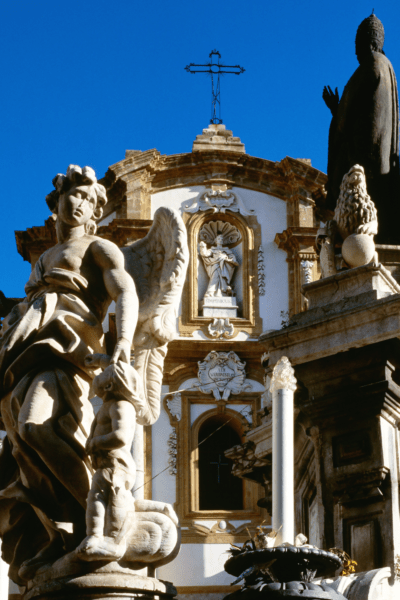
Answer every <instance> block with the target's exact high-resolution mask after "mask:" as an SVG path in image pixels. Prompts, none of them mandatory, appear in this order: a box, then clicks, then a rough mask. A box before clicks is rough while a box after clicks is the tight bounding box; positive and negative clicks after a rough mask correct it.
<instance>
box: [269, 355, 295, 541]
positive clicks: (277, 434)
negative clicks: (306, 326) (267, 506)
mask: <svg viewBox="0 0 400 600" xmlns="http://www.w3.org/2000/svg"><path fill="white" fill-rule="evenodd" d="M295 390H296V378H295V376H294V369H293V368H292V366H291V364H290V362H289V359H288V358H286V356H283V357H282V358H280V359H279V360H278V362H277V363H276V365H275V367H274V370H273V374H272V379H271V386H270V392H271V393H272V527H273V529H274V530H275V531H279V533H278V535H277V537H276V542H275V545H278V544H282V543H283V542H290V543H291V544H293V543H294V473H293V464H294V417H293V412H294V402H293V399H294V392H295Z"/></svg>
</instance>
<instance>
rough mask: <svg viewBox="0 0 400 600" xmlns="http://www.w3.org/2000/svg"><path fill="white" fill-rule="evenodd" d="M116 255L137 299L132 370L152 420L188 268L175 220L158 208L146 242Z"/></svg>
mask: <svg viewBox="0 0 400 600" xmlns="http://www.w3.org/2000/svg"><path fill="white" fill-rule="evenodd" d="M122 252H123V253H124V255H125V268H126V270H127V271H128V273H129V274H130V275H131V277H132V278H133V280H134V282H135V284H136V291H137V294H138V296H139V319H138V324H137V328H136V333H135V337H134V347H135V369H136V370H137V371H138V372H139V373H140V374H141V375H142V378H143V383H144V391H145V397H146V398H147V401H148V402H149V404H150V410H151V412H152V413H154V416H155V418H154V421H155V420H156V418H157V417H158V414H159V410H160V407H159V403H160V391H161V382H162V370H163V365H164V357H165V354H166V351H167V344H168V342H170V341H172V340H173V339H174V338H175V336H176V334H177V328H176V317H177V310H178V307H179V302H180V299H181V295H182V289H183V284H184V282H185V276H186V270H187V266H188V263H189V249H188V244H187V233H186V228H185V225H184V223H183V221H182V219H181V216H180V215H179V213H178V212H177V211H175V210H174V209H172V208H166V207H162V208H159V209H158V210H157V211H156V213H155V214H154V221H153V225H152V226H151V229H150V231H149V232H148V234H147V235H146V237H145V238H143V239H142V240H138V241H137V242H134V243H133V244H131V245H130V246H128V247H126V248H122ZM154 421H153V422H154ZM149 424H150V423H149Z"/></svg>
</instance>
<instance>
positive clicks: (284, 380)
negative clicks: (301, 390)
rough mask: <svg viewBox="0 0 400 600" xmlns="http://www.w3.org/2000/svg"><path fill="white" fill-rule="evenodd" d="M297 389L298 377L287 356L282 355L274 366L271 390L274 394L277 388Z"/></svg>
mask: <svg viewBox="0 0 400 600" xmlns="http://www.w3.org/2000/svg"><path fill="white" fill-rule="evenodd" d="M296 389H297V379H296V377H295V376H294V369H293V367H292V365H291V364H290V361H289V359H288V358H287V356H282V357H281V358H280V359H279V360H278V362H277V363H276V365H275V367H274V371H273V374H272V379H271V385H270V386H269V391H270V392H271V394H272V392H274V391H275V390H291V391H292V392H295V391H296Z"/></svg>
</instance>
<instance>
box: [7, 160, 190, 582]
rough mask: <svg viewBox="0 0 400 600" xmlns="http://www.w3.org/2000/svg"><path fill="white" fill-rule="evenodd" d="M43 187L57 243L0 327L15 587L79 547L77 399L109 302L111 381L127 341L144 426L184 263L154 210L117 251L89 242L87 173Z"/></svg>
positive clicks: (97, 192)
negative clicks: (145, 228)
mask: <svg viewBox="0 0 400 600" xmlns="http://www.w3.org/2000/svg"><path fill="white" fill-rule="evenodd" d="M53 184H54V187H55V189H54V190H53V191H52V192H51V193H50V194H49V195H48V196H47V198H46V201H47V203H48V206H49V208H50V210H51V211H52V212H53V214H54V215H55V217H56V233H57V240H58V241H57V244H56V245H55V246H53V247H52V248H50V249H49V250H47V251H46V252H44V254H42V255H41V257H40V258H39V259H38V261H37V263H36V265H35V267H34V269H33V271H32V274H31V276H30V278H29V281H28V283H27V284H26V287H25V291H26V298H25V299H24V300H23V301H22V302H20V303H19V304H18V305H16V306H15V307H14V308H13V310H12V311H11V313H10V314H9V315H8V316H7V317H6V318H5V319H4V321H3V327H2V331H1V338H0V398H1V405H0V406H1V420H2V428H3V429H4V430H5V431H6V433H7V436H6V438H5V439H4V443H3V448H2V452H1V455H0V535H1V537H2V555H3V559H4V560H5V561H6V562H7V563H8V564H9V565H10V572H9V573H10V577H11V579H13V581H15V582H16V583H18V584H22V585H24V584H26V582H27V581H29V580H31V579H32V577H33V576H34V574H35V572H36V571H37V570H38V569H39V568H40V567H43V565H48V564H51V563H53V562H54V561H55V560H57V559H58V558H60V557H61V556H63V555H65V553H69V552H72V551H75V549H76V548H77V546H79V544H81V543H82V540H83V539H84V538H85V533H86V528H85V510H86V502H87V497H88V494H89V491H90V489H91V485H92V477H93V474H94V471H95V468H94V466H93V462H92V460H91V458H90V448H88V445H87V444H88V438H89V435H90V432H91V430H92V427H93V424H94V414H93V408H92V405H91V403H90V400H89V399H90V397H91V396H92V395H93V386H92V382H93V379H94V378H95V376H97V375H99V374H100V369H99V368H98V365H96V364H95V363H93V361H90V360H85V359H87V357H88V356H93V355H101V354H104V353H105V347H104V335H103V329H102V322H103V321H104V318H105V317H106V314H107V311H108V308H109V305H110V303H111V301H112V300H114V301H115V315H116V329H117V341H116V345H115V349H114V352H113V354H112V356H111V357H110V359H109V363H110V368H111V371H113V370H115V369H117V365H118V364H119V365H121V364H129V363H130V360H131V348H132V342H133V345H134V353H135V370H136V373H137V377H138V379H139V380H140V382H141V383H140V389H142V392H141V403H142V405H143V411H142V413H141V414H142V416H143V415H145V420H146V422H147V423H151V422H154V421H155V420H156V418H157V416H158V414H159V411H160V387H161V380H162V369H163V361H164V356H165V353H166V348H167V343H168V342H169V341H170V340H172V339H173V338H174V335H175V333H176V309H177V306H178V303H179V300H180V296H181V292H182V287H183V283H184V279H185V273H186V268H187V264H188V248H187V239H186V230H185V227H184V224H183V222H182V220H181V218H180V216H179V214H178V213H177V212H175V211H174V210H172V209H169V208H160V209H159V210H158V211H157V212H156V213H155V215H154V222H153V225H152V227H151V229H150V231H149V232H148V234H147V236H146V237H145V238H144V239H142V240H139V241H137V242H134V243H133V244H132V245H131V246H129V247H127V248H124V249H123V251H121V250H120V249H119V248H118V247H117V246H116V245H115V244H113V243H112V242H110V241H108V240H104V239H102V238H100V237H98V236H96V235H95V232H96V220H98V219H99V218H100V217H101V215H102V208H103V206H104V205H105V204H106V202H107V197H106V191H105V188H104V187H103V186H102V185H100V184H99V183H98V182H97V179H96V176H95V173H94V171H93V169H91V168H90V167H84V168H80V167H78V166H75V165H70V166H69V167H68V170H67V173H66V175H62V174H58V175H57V176H56V177H55V178H54V179H53ZM143 418H144V417H143ZM111 433H112V432H111ZM158 508H159V507H158ZM136 510H139V511H140V508H139V507H136ZM155 510H156V512H157V510H158V509H157V508H156V509H155ZM167 512H168V510H167ZM171 514H172V513H171ZM162 517H164V515H162ZM171 518H172V517H171ZM173 518H175V517H173ZM172 520H173V519H172ZM174 526H175V525H174ZM133 554H134V553H133ZM131 558H132V560H134V556H132V557H131ZM142 566H143V565H142ZM134 568H135V567H134ZM136 568H138V567H136Z"/></svg>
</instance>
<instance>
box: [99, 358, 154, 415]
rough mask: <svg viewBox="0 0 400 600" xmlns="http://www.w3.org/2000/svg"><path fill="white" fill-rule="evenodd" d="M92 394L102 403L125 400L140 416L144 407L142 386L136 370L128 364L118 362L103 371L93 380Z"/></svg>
mask: <svg viewBox="0 0 400 600" xmlns="http://www.w3.org/2000/svg"><path fill="white" fill-rule="evenodd" d="M92 387H93V392H94V393H95V394H96V396H99V397H100V398H101V399H102V400H103V402H109V401H112V400H114V401H115V400H126V401H127V402H130V403H131V404H133V406H134V407H135V408H136V411H137V413H138V417H140V416H141V414H140V413H141V409H142V408H143V407H144V394H143V384H142V380H141V379H140V377H139V375H138V373H137V371H136V369H134V368H133V367H132V366H131V365H129V364H128V363H125V362H122V361H118V362H117V363H112V364H110V365H109V366H108V367H106V368H105V369H104V371H103V372H102V373H100V374H99V375H96V377H95V378H94V379H93V384H92Z"/></svg>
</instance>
